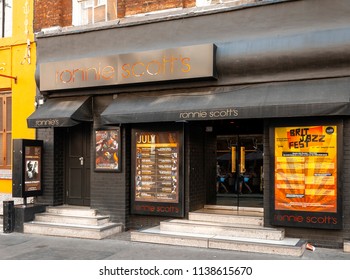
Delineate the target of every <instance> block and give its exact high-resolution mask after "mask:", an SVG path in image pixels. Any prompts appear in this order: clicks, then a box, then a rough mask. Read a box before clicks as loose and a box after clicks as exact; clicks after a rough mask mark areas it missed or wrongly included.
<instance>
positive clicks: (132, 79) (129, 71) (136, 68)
mask: <svg viewBox="0 0 350 280" xmlns="http://www.w3.org/2000/svg"><path fill="white" fill-rule="evenodd" d="M214 68H215V45H214V44H205V45H196V46H186V47H179V48H172V49H165V50H154V51H144V52H137V53H127V54H116V55H110V56H103V57H89V58H83V59H77V60H70V61H57V62H48V63H42V64H40V90H41V91H48V90H62V89H72V88H85V87H98V86H110V85H125V84H134V83H146V82H159V81H169V80H182V79H194V78H213V77H215V70H214Z"/></svg>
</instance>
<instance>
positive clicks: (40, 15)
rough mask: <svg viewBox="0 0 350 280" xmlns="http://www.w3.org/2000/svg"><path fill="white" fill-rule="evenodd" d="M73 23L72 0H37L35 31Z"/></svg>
mask: <svg viewBox="0 0 350 280" xmlns="http://www.w3.org/2000/svg"><path fill="white" fill-rule="evenodd" d="M70 25H72V0H35V1H34V23H33V27H34V32H37V31H40V30H41V29H43V28H48V27H53V26H61V27H63V26H70Z"/></svg>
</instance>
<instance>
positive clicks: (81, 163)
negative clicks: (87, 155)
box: [79, 157, 84, 165]
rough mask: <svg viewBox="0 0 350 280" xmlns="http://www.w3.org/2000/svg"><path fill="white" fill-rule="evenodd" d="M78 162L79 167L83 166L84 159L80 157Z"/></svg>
mask: <svg viewBox="0 0 350 280" xmlns="http://www.w3.org/2000/svg"><path fill="white" fill-rule="evenodd" d="M79 160H80V165H84V158H83V157H80V158H79Z"/></svg>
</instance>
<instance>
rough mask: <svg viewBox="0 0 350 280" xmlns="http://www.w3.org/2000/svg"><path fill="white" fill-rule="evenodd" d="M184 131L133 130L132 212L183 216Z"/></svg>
mask: <svg viewBox="0 0 350 280" xmlns="http://www.w3.org/2000/svg"><path fill="white" fill-rule="evenodd" d="M180 135H182V134H181V133H180V132H179V131H171V130H166V131H163V130H159V129H158V130H137V129H134V130H133V135H132V136H133V178H134V180H133V184H132V191H131V194H132V213H135V214H148V215H159V216H175V217H182V216H183V187H182V177H181V176H180V175H181V168H182V164H181V158H182V138H181V137H180Z"/></svg>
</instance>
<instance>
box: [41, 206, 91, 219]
mask: <svg viewBox="0 0 350 280" xmlns="http://www.w3.org/2000/svg"><path fill="white" fill-rule="evenodd" d="M46 212H47V213H50V214H58V215H69V216H83V217H91V216H96V215H97V210H96V209H91V208H89V207H84V206H71V205H69V206H68V205H61V206H48V207H46Z"/></svg>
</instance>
